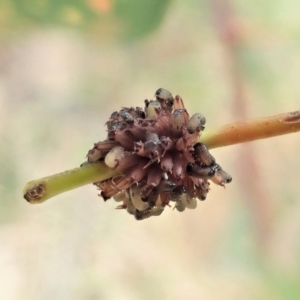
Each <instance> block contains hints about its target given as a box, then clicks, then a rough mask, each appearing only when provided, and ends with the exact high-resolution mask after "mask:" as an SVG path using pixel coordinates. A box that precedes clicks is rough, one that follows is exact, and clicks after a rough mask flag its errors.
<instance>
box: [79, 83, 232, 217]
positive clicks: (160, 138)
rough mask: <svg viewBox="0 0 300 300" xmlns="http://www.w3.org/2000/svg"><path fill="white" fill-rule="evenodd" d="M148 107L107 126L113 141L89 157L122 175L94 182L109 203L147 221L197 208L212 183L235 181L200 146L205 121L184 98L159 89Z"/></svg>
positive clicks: (126, 112) (117, 115)
mask: <svg viewBox="0 0 300 300" xmlns="http://www.w3.org/2000/svg"><path fill="white" fill-rule="evenodd" d="M155 97H156V100H150V101H149V100H145V108H144V109H142V108H140V107H136V108H133V107H130V108H127V107H124V108H122V109H121V110H120V111H116V112H114V113H113V114H112V115H111V117H110V119H109V120H108V121H107V123H106V125H107V130H108V136H107V139H106V140H105V141H102V142H98V143H96V144H95V145H94V147H93V149H91V150H90V151H89V152H88V154H87V162H85V163H84V164H86V163H94V162H97V161H99V160H104V162H105V164H106V165H107V166H109V167H110V168H113V169H117V170H120V171H121V174H122V175H118V176H115V177H113V178H110V179H107V180H104V181H101V182H96V183H94V184H95V185H96V186H97V187H98V188H99V189H100V190H101V193H100V195H101V196H102V197H103V199H104V200H107V199H109V198H111V197H113V198H114V199H115V200H116V201H119V202H121V204H120V205H119V206H118V207H117V208H118V209H126V210H127V212H128V213H130V214H132V215H134V216H135V218H136V219H137V220H142V219H145V218H148V217H151V216H158V215H160V214H161V213H162V212H163V210H164V208H165V207H166V206H167V205H169V202H170V201H172V202H174V203H175V206H174V208H175V209H176V210H178V211H184V210H185V208H190V209H194V208H196V206H197V199H199V200H205V199H206V195H207V193H208V191H209V186H210V182H209V181H208V180H211V181H212V182H214V183H216V184H218V185H221V186H224V185H225V184H226V183H229V182H230V181H231V180H232V178H231V176H230V175H229V174H228V173H226V172H225V171H224V170H223V169H222V168H221V167H220V165H218V164H216V161H215V159H214V157H213V156H212V155H211V154H210V153H209V151H208V149H207V147H206V146H205V145H204V144H202V143H200V142H198V140H199V137H200V135H201V132H202V131H203V130H204V125H205V122H206V121H205V118H204V116H203V115H201V114H200V113H196V114H194V115H192V116H191V117H189V114H188V112H187V110H186V109H185V107H184V104H183V101H182V99H181V98H180V96H176V97H173V96H172V94H171V93H170V92H169V91H167V90H165V89H158V90H157V91H156V93H155Z"/></svg>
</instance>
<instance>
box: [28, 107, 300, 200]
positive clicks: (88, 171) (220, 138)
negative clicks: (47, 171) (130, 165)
mask: <svg viewBox="0 0 300 300" xmlns="http://www.w3.org/2000/svg"><path fill="white" fill-rule="evenodd" d="M297 131H300V111H295V112H290V113H283V114H279V115H275V116H271V117H266V118H259V119H254V120H250V121H245V122H237V123H231V124H227V125H224V126H222V127H219V128H216V129H215V130H210V131H207V132H205V131H204V133H203V134H202V136H201V138H200V141H201V142H202V143H204V144H206V145H207V147H208V148H210V149H211V148H217V147H223V146H229V145H233V144H238V143H244V142H250V141H254V140H258V139H264V138H269V137H273V136H278V135H282V134H288V133H293V132H297ZM116 174H118V172H117V171H115V170H111V169H110V168H108V167H107V166H106V165H105V164H104V162H98V163H94V164H90V165H87V166H84V167H81V168H76V169H72V170H68V171H65V172H62V173H59V174H55V175H51V176H48V177H44V178H41V179H37V180H34V181H30V182H29V183H27V184H26V186H25V188H24V191H23V195H24V198H25V199H26V200H27V201H28V202H29V203H32V204H35V203H42V202H44V201H46V200H47V199H49V198H51V197H54V196H56V195H59V194H61V193H64V192H67V191H70V190H72V189H75V188H78V187H81V186H83V185H86V184H90V183H93V182H98V181H102V180H105V179H108V178H111V177H112V176H115V175H116Z"/></svg>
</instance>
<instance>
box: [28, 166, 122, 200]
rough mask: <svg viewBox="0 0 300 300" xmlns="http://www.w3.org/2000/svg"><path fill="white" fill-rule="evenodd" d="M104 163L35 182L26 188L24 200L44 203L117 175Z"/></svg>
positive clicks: (31, 182)
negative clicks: (59, 195) (62, 194)
mask: <svg viewBox="0 0 300 300" xmlns="http://www.w3.org/2000/svg"><path fill="white" fill-rule="evenodd" d="M117 174H118V172H117V171H115V170H111V169H110V168H108V167H107V166H106V165H105V164H104V162H99V163H94V164H90V165H87V166H84V167H81V168H76V169H72V170H68V171H65V172H62V173H59V174H55V175H51V176H48V177H44V178H41V179H37V180H34V181H30V182H28V183H27V184H26V186H25V188H24V192H23V194H24V198H25V199H26V200H27V201H28V202H29V203H32V204H35V203H42V202H44V201H46V200H47V199H49V198H51V197H54V196H56V195H58V194H61V193H64V192H67V191H70V190H72V189H75V188H78V187H81V186H83V185H86V184H91V183H93V182H97V181H102V180H105V179H107V178H110V177H112V176H114V175H117Z"/></svg>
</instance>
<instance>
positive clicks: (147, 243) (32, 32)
mask: <svg viewBox="0 0 300 300" xmlns="http://www.w3.org/2000/svg"><path fill="white" fill-rule="evenodd" d="M299 10H300V2H299V1H295V0H285V1H284V0H275V1H243V0H227V1H226V0H223V1H222V0H208V1H195V0H188V1H179V0H160V1H159V0H153V1H146V0H86V1H80V0H77V1H70V0H61V1H51V0H27V1H25V0H14V1H11V0H2V1H1V2H0V120H1V121H0V135H1V147H0V153H1V156H0V157H1V172H0V174H1V175H0V176H1V181H0V201H1V209H0V226H1V227H0V245H1V246H0V286H1V288H0V298H1V299H5V300H6V299H7V300H15V299H22V300H26V299H29V300H32V299H33V300H35V299H43V300H48V299H49V300H53V299H56V300H60V299H64V300H65V299H75V300H81V299H88V300H98V299H109V300H111V299H118V300H119V299H124V300H127V299H128V300H131V299H166V300H167V299H170V300H173V299H209V300H210V299H300V199H299V194H300V184H299V178H300V169H299V165H300V156H299V150H300V135H298V134H292V135H287V136H282V137H277V138H273V139H269V140H261V141H257V142H252V143H247V144H243V145H236V146H230V147H224V148H219V149H215V150H213V151H212V154H213V155H214V156H215V157H216V158H217V160H218V162H219V163H220V164H221V165H222V166H223V167H224V169H226V170H227V171H228V172H229V173H230V174H231V175H232V176H233V181H232V183H231V184H229V185H228V186H227V187H226V189H223V188H221V187H219V186H215V185H213V186H212V190H211V192H210V193H209V195H208V198H207V200H206V201H204V202H201V203H200V202H199V203H198V208H197V209H196V210H188V211H185V212H184V213H179V212H177V211H173V210H172V209H166V210H165V212H164V213H163V214H162V215H161V216H160V217H158V218H155V217H154V218H150V219H148V220H145V221H141V222H138V221H136V220H134V218H133V217H132V216H130V215H128V214H127V213H126V212H125V211H117V210H115V209H114V207H115V206H116V203H114V202H113V201H112V200H111V201H108V202H106V203H104V201H103V200H102V199H101V198H100V197H98V196H97V193H98V192H97V190H96V188H95V187H94V186H92V185H90V186H85V187H83V188H80V189H78V190H74V191H71V192H68V193H65V194H62V195H59V196H57V197H56V198H53V199H50V200H49V201H47V202H45V203H43V204H40V205H30V204H28V203H27V202H26V201H25V200H24V199H23V198H22V190H23V187H24V185H25V184H26V182H28V181H30V180H33V179H37V178H40V177H44V176H47V175H50V174H54V173H58V172H61V171H64V170H66V169H70V168H74V167H76V166H79V165H80V163H82V162H83V161H84V159H85V155H86V153H87V150H88V149H90V148H91V146H92V145H93V143H94V142H97V141H99V140H102V139H103V138H104V137H105V130H104V123H105V121H106V120H107V118H108V117H109V116H110V114H111V112H113V111H115V110H118V109H119V108H120V107H121V106H142V105H143V101H144V99H146V98H148V99H150V98H153V96H154V93H155V91H156V89H158V88H160V87H164V88H167V89H169V90H170V91H171V92H172V93H173V94H180V95H181V96H182V97H183V99H184V101H185V103H186V107H187V108H188V110H189V112H190V113H191V112H201V113H203V114H204V115H205V117H206V119H207V127H217V126H220V125H222V124H226V123H229V122H233V121H239V120H243V119H247V118H254V117H261V116H268V115H273V114H277V113H281V112H288V111H293V110H297V109H299V104H300V101H299V100H300V84H299V74H300V21H299Z"/></svg>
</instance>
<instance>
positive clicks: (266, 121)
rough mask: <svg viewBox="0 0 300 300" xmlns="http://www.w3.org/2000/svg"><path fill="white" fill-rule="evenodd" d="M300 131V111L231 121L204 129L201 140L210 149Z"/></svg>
mask: <svg viewBox="0 0 300 300" xmlns="http://www.w3.org/2000/svg"><path fill="white" fill-rule="evenodd" d="M297 131H300V111H294V112H290V113H283V114H279V115H275V116H270V117H265V118H258V119H253V120H249V121H244V122H237V123H231V124H227V125H224V126H221V127H219V128H216V129H212V130H208V131H204V132H203V134H202V135H201V138H200V140H201V142H202V143H204V144H206V146H207V147H208V148H209V149H212V148H218V147H224V146H229V145H234V144H239V143H245V142H251V141H254V140H259V139H265V138H270V137H274V136H278V135H282V134H288V133H293V132H297Z"/></svg>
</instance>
